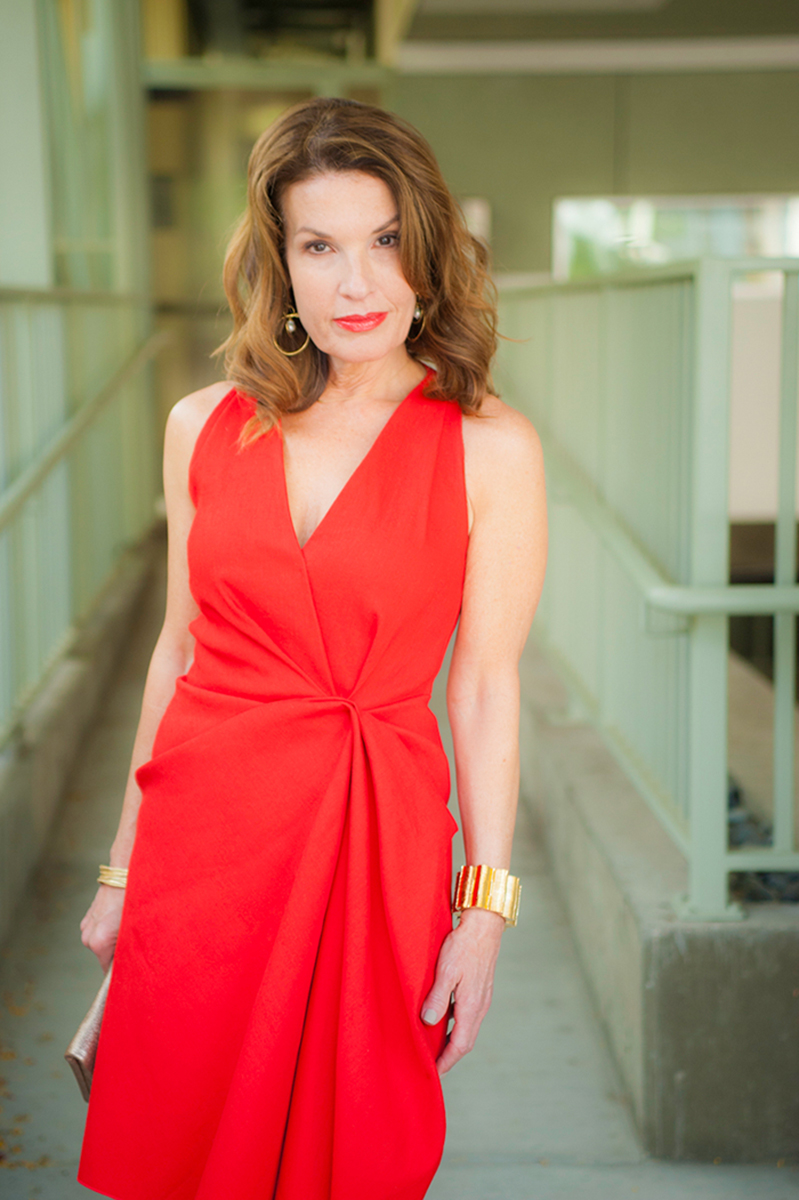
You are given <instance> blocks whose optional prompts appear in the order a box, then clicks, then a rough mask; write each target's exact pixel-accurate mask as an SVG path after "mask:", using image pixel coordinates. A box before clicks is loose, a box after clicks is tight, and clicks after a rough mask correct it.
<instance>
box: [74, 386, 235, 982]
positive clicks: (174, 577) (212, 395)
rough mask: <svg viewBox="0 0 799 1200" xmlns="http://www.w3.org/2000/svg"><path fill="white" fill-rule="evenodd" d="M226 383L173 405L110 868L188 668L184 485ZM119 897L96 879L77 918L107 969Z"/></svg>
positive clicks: (125, 842)
mask: <svg viewBox="0 0 799 1200" xmlns="http://www.w3.org/2000/svg"><path fill="white" fill-rule="evenodd" d="M228 387H229V385H227V384H214V385H213V386H212V387H209V388H204V389H203V390H202V391H200V392H194V393H193V394H192V395H190V396H185V397H184V398H183V399H182V400H180V401H179V402H178V403H177V404H176V405H175V406H174V408H173V409H172V410H171V412H170V414H169V418H168V420H167V424H166V431H165V435H164V496H165V499H166V513H167V530H168V539H169V551H168V560H167V597H166V613H165V617H164V624H163V627H162V629H161V633H160V634H159V637H158V641H157V642H156V644H155V649H154V650H153V654H152V658H151V660H150V666H149V669H148V671H147V680H146V683H145V686H144V695H143V698H142V707H141V716H140V719H139V724H138V727H137V730H136V737H135V740H134V743H133V753H132V756H131V764H130V771H129V772H128V779H127V784H126V787H125V795H124V800H123V803H122V814H121V817H120V821H119V828H118V830H117V833H116V837H115V838H114V842H113V845H112V846H111V850H110V854H109V859H108V861H109V864H110V865H111V866H112V867H126V866H127V865H128V862H129V861H130V855H131V851H132V850H133V842H134V839H135V837H136V820H137V817H138V813H139V805H140V804H141V792H140V791H139V788H138V785H137V783H136V778H135V774H136V771H137V770H138V768H139V767H140V766H142V764H143V763H145V762H147V761H148V759H149V758H150V757H151V754H152V748H153V742H154V740H155V735H156V732H157V730H158V726H159V724H160V723H161V718H162V717H163V715H164V712H165V710H166V707H167V705H168V704H169V701H170V700H171V699H172V696H173V694H174V691H175V681H176V680H177V678H178V676H180V675H183V674H184V673H185V672H186V671H187V670H188V667H189V665H190V663H191V659H192V656H193V652H194V639H193V637H192V636H191V634H190V632H189V628H188V626H189V622H190V621H192V620H193V619H194V617H195V616H197V613H198V608H197V605H196V603H195V601H194V597H193V596H192V594H191V591H190V589H189V570H188V561H187V557H186V542H187V539H188V535H189V530H190V528H191V523H192V520H193V518H194V505H193V504H192V501H191V498H190V496H189V487H188V476H189V462H190V460H191V455H192V451H193V449H194V443H195V442H196V440H197V435H198V434H199V432H200V430H201V429H202V427H203V424H204V423H205V420H206V419H207V417H208V415H209V413H210V412H211V410H212V409H213V408H214V406H215V404H216V403H217V402H218V401H219V400H220V399H221V398H222V396H223V395H224V394H225V392H226V391H227V390H228ZM124 898H125V892H124V890H123V889H121V888H113V887H109V886H107V885H106V884H102V883H101V884H100V886H99V888H98V889H97V894H96V896H95V898H94V900H93V901H92V904H91V907H90V908H89V910H88V912H87V913H86V915H85V917H84V918H83V920H82V921H81V923H80V928H81V940H82V942H83V944H84V946H88V947H89V949H90V950H92V951H93V953H94V954H96V955H97V957H98V958H99V960H100V964H101V966H102V968H103V970H104V971H106V970H107V969H108V967H109V965H110V962H111V959H112V957H113V954H114V946H115V945H116V940H117V934H118V932H119V925H120V921H121V918H122V905H123V901H124Z"/></svg>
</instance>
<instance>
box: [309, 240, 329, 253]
mask: <svg viewBox="0 0 799 1200" xmlns="http://www.w3.org/2000/svg"><path fill="white" fill-rule="evenodd" d="M305 249H306V250H312V251H313V252H314V254H317V253H319V252H321V251H322V250H327V242H309V243H308V245H307V246H306V247H305Z"/></svg>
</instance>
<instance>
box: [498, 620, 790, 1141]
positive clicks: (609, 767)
mask: <svg viewBox="0 0 799 1200" xmlns="http://www.w3.org/2000/svg"><path fill="white" fill-rule="evenodd" d="M522 696H523V704H522V731H521V733H522V797H523V799H524V801H525V802H526V803H527V805H528V807H529V809H530V811H531V812H532V814H533V817H534V820H535V821H536V825H537V827H538V829H539V831H540V834H541V837H542V839H543V841H544V844H545V846H546V849H547V854H548V857H549V860H550V863H551V867H552V871H553V875H554V877H555V880H556V884H557V886H558V890H559V892H560V894H561V898H562V900H563V903H564V905H565V907H566V909H567V912H568V914H569V919H570V923H571V927H572V934H573V936H574V940H575V944H576V946H577V950H578V954H579V957H580V960H581V963H582V966H583V970H584V972H585V975H586V978H587V980H588V984H589V987H590V989H591V992H592V995H593V998H594V1002H595V1005H596V1008H597V1011H598V1014H599V1016H600V1018H601V1021H602V1024H603V1026H604V1029H605V1033H606V1035H607V1038H608V1042H609V1044H610V1047H611V1050H612V1052H613V1055H614V1058H615V1060H616V1063H617V1065H618V1068H619V1071H620V1073H621V1076H622V1079H623V1080H624V1083H625V1085H626V1088H627V1091H628V1094H629V1097H630V1100H631V1102H632V1107H633V1112H634V1114H635V1117H636V1121H637V1125H638V1129H639V1132H640V1135H641V1138H642V1140H643V1143H644V1146H645V1148H646V1150H647V1151H648V1152H649V1153H650V1154H652V1155H653V1156H655V1157H657V1158H670V1159H682V1160H694V1161H705V1162H713V1161H715V1160H721V1161H723V1162H762V1161H769V1160H771V1161H777V1160H779V1159H786V1160H789V1159H790V1160H795V1159H797V1158H799V1089H797V1086H796V1081H797V1078H799V906H797V905H790V904H783V905H780V904H754V905H753V904H749V905H745V908H746V913H747V919H746V920H744V921H740V922H686V921H681V920H679V919H678V918H677V916H676V914H675V912H674V909H673V907H672V904H671V901H672V898H673V897H674V896H675V895H676V894H678V893H680V892H683V891H684V890H685V889H686V883H687V866H686V863H685V860H684V858H683V857H682V855H681V854H680V853H679V851H678V850H677V849H676V848H675V846H674V844H673V843H672V841H671V839H670V838H669V837H668V835H667V834H666V832H665V831H664V830H663V828H662V827H661V825H660V823H659V822H658V821H657V819H656V818H655V817H654V815H653V814H652V813H651V812H650V810H649V809H648V808H647V806H646V804H645V802H644V801H643V799H642V798H641V797H640V796H639V795H638V793H637V792H636V790H635V788H634V786H633V784H632V783H631V782H630V780H629V779H628V778H627V776H626V775H625V774H624V772H623V771H622V770H621V768H620V767H619V765H618V763H617V762H616V760H615V759H614V758H613V756H612V755H611V753H610V751H609V750H608V749H607V747H606V746H605V744H604V742H603V741H602V738H601V735H600V733H599V732H598V731H597V730H596V729H595V728H594V727H593V726H592V725H591V724H589V723H586V722H585V721H584V720H581V719H580V716H579V714H577V713H575V712H574V709H573V706H572V705H571V702H570V699H569V696H568V694H567V692H566V690H565V688H564V687H563V684H562V682H561V681H560V679H559V677H558V675H557V673H556V672H555V671H554V670H553V668H552V667H551V665H550V664H549V662H548V660H547V659H546V658H545V656H544V654H543V653H542V651H541V650H540V649H539V648H538V647H537V646H536V645H535V643H534V642H532V641H531V642H530V643H528V646H527V648H526V650H525V653H524V658H523V662H522Z"/></svg>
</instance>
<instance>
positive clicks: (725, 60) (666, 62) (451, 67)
mask: <svg viewBox="0 0 799 1200" xmlns="http://www.w3.org/2000/svg"><path fill="white" fill-rule="evenodd" d="M395 65H396V67H397V68H398V69H399V71H400V72H401V73H402V74H408V75H469V74H494V73H497V74H501V73H504V72H508V73H516V74H532V75H573V74H581V73H588V74H597V73H600V74H601V73H604V72H607V73H611V74H625V73H630V74H641V73H648V72H657V71H667V72H671V71H675V72H679V71H795V70H796V69H797V68H798V67H799V37H793V36H791V37H740V38H739V37H728V38H646V39H643V38H625V39H620V40H611V39H609V38H608V39H606V38H590V39H580V38H572V39H569V40H568V41H547V40H544V39H541V40H540V41H530V40H519V41H514V42H502V41H492V42H473V41H468V42H466V41H463V42H439V41H406V42H404V43H403V44H402V46H400V47H398V49H397V53H396V56H395Z"/></svg>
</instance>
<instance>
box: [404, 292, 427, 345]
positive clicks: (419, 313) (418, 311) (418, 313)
mask: <svg viewBox="0 0 799 1200" xmlns="http://www.w3.org/2000/svg"><path fill="white" fill-rule="evenodd" d="M413 320H414V321H421V322H422V323H421V325H420V326H419V332H418V333H415V334H414V335H413V337H411V336H410V330H408V337H407V338H406V339H405V340H406V341H408V342H418V341H419V338H420V337H421V336H422V333H423V332H424V327H425V322H426V321H427V313H426V312H425V310H424V309H423V308H422V302H421V300H420V299H419V297H418V296H417V297H416V308H415V309H414V310H413ZM411 324H413V321H412V322H411Z"/></svg>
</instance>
